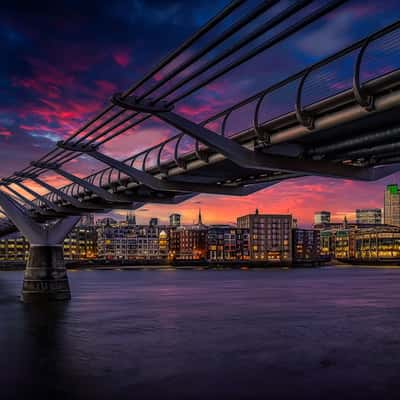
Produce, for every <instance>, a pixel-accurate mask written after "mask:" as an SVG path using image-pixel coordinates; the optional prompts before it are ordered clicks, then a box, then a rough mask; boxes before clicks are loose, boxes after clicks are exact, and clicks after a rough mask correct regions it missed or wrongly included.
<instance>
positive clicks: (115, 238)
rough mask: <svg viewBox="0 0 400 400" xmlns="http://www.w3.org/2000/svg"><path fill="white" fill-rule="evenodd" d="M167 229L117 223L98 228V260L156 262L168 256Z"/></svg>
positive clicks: (155, 226)
mask: <svg viewBox="0 0 400 400" xmlns="http://www.w3.org/2000/svg"><path fill="white" fill-rule="evenodd" d="M167 232H168V228H167V227H163V226H159V225H128V224H126V223H119V224H114V225H102V226H101V227H99V228H98V253H99V258H102V259H106V260H158V259H162V258H166V257H167V256H168V233H167Z"/></svg>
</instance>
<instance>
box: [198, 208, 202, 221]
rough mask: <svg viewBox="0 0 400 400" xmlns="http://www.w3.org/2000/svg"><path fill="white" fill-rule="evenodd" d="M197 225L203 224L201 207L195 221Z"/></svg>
mask: <svg viewBox="0 0 400 400" xmlns="http://www.w3.org/2000/svg"><path fill="white" fill-rule="evenodd" d="M197 225H203V221H202V219H201V208H199V218H198V221H197Z"/></svg>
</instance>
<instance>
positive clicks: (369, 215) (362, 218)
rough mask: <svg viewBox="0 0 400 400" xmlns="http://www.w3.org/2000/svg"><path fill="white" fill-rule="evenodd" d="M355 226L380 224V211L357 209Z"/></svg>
mask: <svg viewBox="0 0 400 400" xmlns="http://www.w3.org/2000/svg"><path fill="white" fill-rule="evenodd" d="M356 224H370V225H380V224H382V210H381V209H380V208H357V210H356Z"/></svg>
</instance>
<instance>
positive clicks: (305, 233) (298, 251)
mask: <svg viewBox="0 0 400 400" xmlns="http://www.w3.org/2000/svg"><path fill="white" fill-rule="evenodd" d="M292 235H293V263H294V264H315V263H317V262H319V261H320V251H321V248H320V232H319V231H318V230H316V229H300V228H296V229H293V230H292Z"/></svg>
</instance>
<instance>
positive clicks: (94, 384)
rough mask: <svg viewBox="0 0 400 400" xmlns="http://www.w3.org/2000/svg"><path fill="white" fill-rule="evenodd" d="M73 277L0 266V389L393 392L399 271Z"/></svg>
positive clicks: (56, 394)
mask: <svg viewBox="0 0 400 400" xmlns="http://www.w3.org/2000/svg"><path fill="white" fill-rule="evenodd" d="M69 276H70V281H71V287H72V292H73V300H72V301H71V302H70V303H68V304H56V305H51V306H47V307H43V306H40V307H38V306H32V305H24V304H21V303H19V302H18V295H19V291H20V287H21V283H22V273H21V272H0V315H1V317H0V384H1V386H0V399H2V400H3V399H14V398H15V399H16V398H37V397H36V395H40V396H42V397H41V398H42V399H47V398H53V399H64V398H65V399H148V398H151V399H152V398H161V399H205V398H213V399H214V398H215V399H221V398H229V399H247V398H248V399H258V398H262V399H267V398H268V399H289V398H294V399H303V398H304V399H323V398H325V399H326V398H329V399H331V398H332V399H347V398H349V399H369V398H376V399H391V398H393V399H399V398H400V269H380V270H379V269H366V268H351V269H350V268H345V269H335V268H332V269H328V268H327V269H324V268H322V269H316V270H307V269H306V270H279V269H276V270H263V271H252V270H248V271H233V270H232V271H229V270H228V271H79V272H70V273H69ZM32 396H35V397H32Z"/></svg>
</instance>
